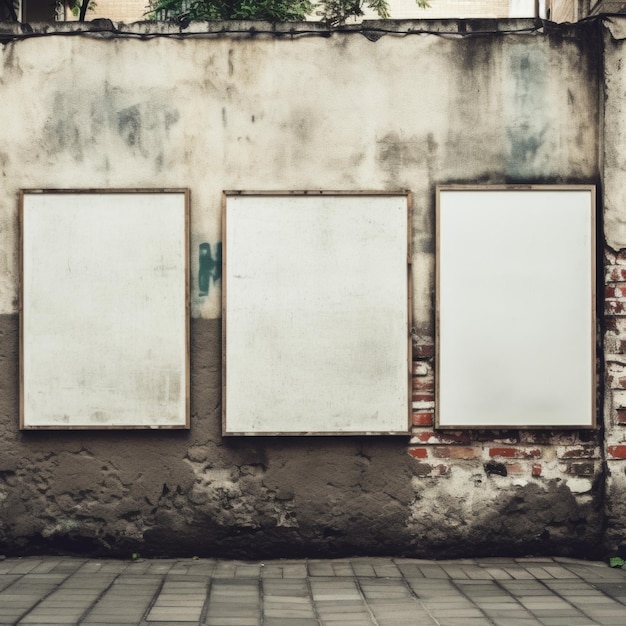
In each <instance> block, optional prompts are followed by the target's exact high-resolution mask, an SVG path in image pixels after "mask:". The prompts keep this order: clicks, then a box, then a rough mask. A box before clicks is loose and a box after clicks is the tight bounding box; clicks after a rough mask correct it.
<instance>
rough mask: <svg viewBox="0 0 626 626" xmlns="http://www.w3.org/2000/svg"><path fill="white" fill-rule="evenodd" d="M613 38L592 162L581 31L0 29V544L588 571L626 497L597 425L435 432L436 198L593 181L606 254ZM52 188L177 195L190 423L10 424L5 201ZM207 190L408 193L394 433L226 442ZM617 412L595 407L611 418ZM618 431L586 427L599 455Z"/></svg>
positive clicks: (595, 109)
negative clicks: (474, 562) (470, 558)
mask: <svg viewBox="0 0 626 626" xmlns="http://www.w3.org/2000/svg"><path fill="white" fill-rule="evenodd" d="M624 24H625V23H624V22H622V21H619V20H618V21H612V22H611V27H610V28H607V29H605V39H604V43H605V47H606V50H607V52H606V62H607V79H609V84H608V87H607V97H608V100H607V131H606V133H605V134H606V136H607V137H609V138H610V139H609V140H608V141H607V142H606V144H604V143H603V141H602V137H603V135H602V134H601V129H602V128H603V126H602V120H601V118H600V105H601V103H602V99H601V98H600V87H601V86H600V84H599V81H600V80H601V79H602V70H601V61H602V53H601V47H600V42H601V37H600V36H599V32H600V26H601V25H600V24H599V23H596V24H587V25H578V26H575V27H574V26H567V27H566V26H561V27H555V26H546V27H545V28H544V29H543V30H536V29H535V22H534V21H532V20H513V21H501V22H498V23H497V24H494V23H484V22H467V23H465V24H462V25H461V24H460V23H458V22H456V21H450V22H431V23H426V22H398V23H392V22H389V23H385V24H384V27H385V28H387V29H390V30H392V31H394V30H395V31H396V32H395V33H390V34H387V35H385V36H382V37H381V36H380V33H374V32H368V30H367V28H368V27H367V26H365V27H364V28H363V29H362V30H361V29H359V27H356V28H355V30H354V31H353V32H343V33H333V34H331V35H330V36H319V35H321V34H322V35H327V34H328V33H325V31H324V30H323V29H321V28H319V30H316V29H318V27H317V26H315V25H312V24H306V25H302V26H295V27H294V26H293V25H284V26H279V27H276V28H275V29H272V28H271V27H269V26H264V25H258V24H256V25H254V29H255V30H254V31H252V30H250V27H251V25H250V24H237V23H232V24H213V25H207V24H192V25H191V26H190V27H189V29H188V30H187V31H185V32H183V33H179V32H178V30H177V29H175V28H174V27H173V26H170V27H166V26H163V25H137V26H134V27H127V28H124V29H122V33H116V34H114V35H111V34H109V33H107V32H106V29H107V24H104V25H100V26H103V27H104V31H103V32H93V33H91V34H82V35H77V31H78V30H79V29H80V28H81V27H80V26H77V25H74V26H70V25H55V27H53V28H57V29H59V30H58V32H57V33H56V34H55V33H54V32H51V33H50V34H49V36H46V37H28V36H27V37H25V38H21V37H17V38H14V37H12V35H15V34H20V33H21V30H20V28H19V26H15V27H9V26H5V27H3V29H4V30H3V31H2V32H3V33H4V34H3V35H1V36H2V38H3V40H4V41H5V43H4V45H3V46H2V50H1V52H0V54H1V59H0V110H1V119H2V123H1V124H0V313H1V316H0V388H1V389H0V440H1V441H2V446H0V551H2V552H6V553H21V552H28V551H37V550H46V551H50V550H60V551H68V550H79V551H91V552H100V553H104V552H109V553H113V554H121V555H124V554H128V553H129V552H130V551H140V552H142V553H143V554H156V555H165V554H189V555H191V554H197V555H230V556H235V555H241V556H249V557H255V556H258V557H261V556H268V555H271V556H274V557H276V556H285V555H290V554H303V555H304V554H306V555H313V554H326V555H337V554H347V553H351V554H366V553H369V554H375V553H387V554H399V553H404V554H411V555H420V556H441V557H443V556H450V555H463V554H468V553H469V552H471V553H473V554H498V553H504V552H506V553H509V554H511V553H519V554H522V553H531V552H534V553H541V552H545V553H551V554H577V555H580V554H598V553H599V552H600V551H601V550H602V549H603V530H604V528H603V525H604V519H605V518H604V511H605V508H606V506H609V508H610V507H611V506H614V507H618V508H614V509H611V510H612V511H613V512H612V513H611V514H610V519H611V520H612V522H611V523H612V524H613V528H614V529H615V530H614V531H613V534H609V536H610V537H611V541H613V538H615V537H617V535H618V534H619V531H618V529H620V528H621V526H620V524H622V525H623V523H622V522H621V521H620V518H622V517H623V512H622V510H621V508H619V505H617V504H614V503H615V502H619V494H620V493H624V489H626V478H625V477H624V471H623V468H621V464H622V463H626V461H618V460H616V461H611V462H610V463H609V465H610V467H611V477H610V480H609V486H610V490H611V491H610V493H611V494H612V496H611V497H612V500H611V502H610V503H609V504H608V505H607V503H606V502H605V491H604V478H605V475H606V474H605V472H604V465H603V463H604V444H603V440H602V432H603V430H602V428H600V429H599V430H598V431H592V432H589V431H554V432H553V431H517V430H516V431H506V432H491V431H473V432H467V431H458V432H456V431H455V432H446V433H445V434H440V433H436V432H434V430H433V427H432V421H433V418H432V414H433V407H434V397H433V374H432V371H433V354H434V346H433V341H434V337H433V335H434V312H433V293H434V196H435V185H436V184H438V183H452V182H456V183H564V182H569V183H598V184H604V188H605V190H606V198H605V205H606V210H607V217H606V222H605V223H606V227H607V229H610V231H611V232H610V235H608V236H607V237H608V241H607V245H608V248H607V250H608V252H607V254H609V255H610V254H614V255H619V254H620V251H621V250H622V248H623V247H624V246H626V243H624V242H625V241H626V239H625V238H626V234H624V233H626V226H624V223H623V220H622V219H621V217H620V216H621V211H622V209H621V207H623V200H624V199H623V198H622V196H623V194H624V189H625V188H626V186H624V185H622V183H621V177H622V176H623V160H624V158H626V157H625V156H624V147H623V145H624V142H623V141H621V139H622V135H623V132H624V124H623V122H622V113H621V102H620V99H621V97H622V94H623V93H624V86H623V84H622V83H623V82H624V78H623V75H622V72H621V71H620V69H619V67H620V63H621V56H622V51H621V46H622V43H621V39H620V38H619V37H617V38H616V37H615V36H614V34H613V33H614V29H618V30H619V31H620V32H621V29H623V28H624ZM100 26H99V25H93V26H89V25H88V26H87V28H91V29H92V30H94V31H97V30H98V28H99V27H100ZM461 26H462V28H463V29H465V31H464V32H463V33H458V34H457V35H450V34H446V35H445V36H444V35H443V34H442V32H438V31H445V32H446V33H450V32H452V33H454V32H458V29H459V28H460V27H461ZM11 28H13V29H14V30H10V29H11ZM41 28H42V30H47V29H50V28H51V27H50V26H42V27H41ZM294 28H295V33H297V34H298V36H292V35H293V33H292V32H291V31H292V29H294ZM484 28H486V29H487V31H492V30H494V29H495V30H497V31H500V32H498V33H493V32H487V31H484V30H481V29H484ZM168 29H169V30H168ZM222 29H231V30H233V32H231V33H227V32H221V31H222ZM409 29H413V30H416V31H421V30H430V31H431V32H430V33H429V34H419V35H418V34H407V31H408V30H409ZM191 31H195V32H197V33H204V34H197V35H191V34H190V32H191ZM235 31H237V32H235ZM259 31H261V32H259ZM504 31H506V34H505V32H504ZM140 35H144V36H142V37H141V36H140ZM152 35H154V36H152ZM168 35H172V36H168ZM602 146H604V153H603V154H604V156H603V159H600V152H601V147H602ZM601 162H603V163H604V167H603V169H602V168H601ZM602 176H604V179H603V178H602ZM47 187H50V188H75V187H81V188H83V187H90V188H98V187H131V188H133V187H189V188H190V189H191V258H192V263H191V274H192V318H193V319H192V323H191V394H192V395H191V410H192V419H191V429H190V430H189V431H176V432H172V431H168V432H151V431H103V432H93V431H88V432H80V431H78V432H77V431H73V432H63V431H46V432H20V431H19V430H18V310H17V294H18V239H17V231H18V206H17V193H18V190H19V189H20V188H47ZM223 189H249V190H263V189H333V190H362V189H376V190H401V189H408V190H411V191H412V193H413V203H414V207H413V209H414V210H413V224H412V240H413V241H412V243H413V252H414V258H413V272H414V294H413V303H414V320H415V323H414V326H415V334H414V381H413V382H414V398H413V400H414V404H413V409H414V410H413V422H414V424H415V426H414V433H413V437H412V438H411V439H410V440H409V439H408V438H403V437H396V438H385V437H371V438H365V437H336V438H332V437H331V438H324V437H317V438H227V439H226V438H222V437H221V434H220V408H221V407H220V401H221V400H220V399H221V388H220V386H221V380H220V367H221V363H220V358H221V345H220V328H221V322H220V302H221V290H220V285H219V281H218V282H217V283H215V284H212V285H211V288H210V289H209V293H208V294H207V295H200V289H199V286H198V274H199V269H200V268H199V265H198V257H199V249H200V248H199V247H200V245H201V244H206V243H209V244H210V245H211V248H212V249H215V247H216V245H217V244H218V243H220V241H221V231H220V202H221V192H222V190H223ZM611 258H613V257H611ZM624 258H625V259H626V254H624ZM620 259H621V257H620ZM496 261H497V260H496ZM42 262H45V251H43V250H42ZM617 263H618V261H616V264H617ZM624 267H626V265H624ZM620 271H621V270H620ZM625 275H626V274H625ZM620 276H621V274H620ZM620 293H621V292H620ZM625 293H626V290H625ZM625 306H626V305H625ZM511 316H512V321H514V319H515V311H511ZM611 319H613V318H611ZM615 320H616V321H615V323H616V325H618V324H619V322H620V319H619V318H617V317H616V318H615ZM616 328H617V326H616ZM619 328H620V329H621V328H622V327H621V326H619ZM611 332H613V333H616V332H618V331H610V332H607V342H608V341H609V339H610V338H611V337H613V335H612V334H611ZM620 332H621V330H620ZM625 332H626V331H625ZM625 339H626V338H625ZM611 341H612V339H611ZM611 345H614V344H613V343H612V344H611ZM615 345H620V346H621V345H622V344H621V343H620V342H619V341H618V342H617V343H616V344H615ZM614 352H617V350H615V351H614ZM622 358H623V357H619V359H618V357H617V356H616V357H615V359H613V360H611V362H610V363H607V367H609V368H613V367H614V362H615V363H619V364H620V367H621V364H622V361H621V360H620V359H622ZM256 366H257V364H255V363H250V375H251V376H254V370H255V367H256ZM599 366H600V367H601V366H602V360H601V359H600V360H599ZM615 367H616V366H615ZM624 367H626V362H625V363H624ZM611 371H613V370H612V369H611ZM620 384H621V383H620ZM242 393H245V389H243V390H242ZM618 394H619V391H618V390H615V391H611V392H608V396H609V404H611V406H614V405H615V402H618V400H617V398H618ZM620 397H621V396H620ZM614 399H615V401H614ZM625 400H626V399H625ZM624 406H626V402H625V404H624ZM624 411H626V409H624ZM619 415H620V413H619V412H618V411H613V409H607V412H606V414H605V416H604V417H605V419H606V420H607V421H608V423H607V432H609V433H610V437H612V438H611V443H612V445H616V446H619V445H620V442H621V441H622V438H623V435H622V430H619V429H620V428H621V429H623V426H617V425H616V426H615V429H616V430H610V428H612V426H609V424H613V423H614V422H615V421H616V420H617V419H618V418H619ZM602 422H603V419H602V416H601V417H600V423H601V424H602ZM620 450H621V448H620ZM624 456H626V455H624ZM613 468H615V469H616V471H618V472H619V476H621V478H619V477H618V476H617V475H616V476H613V473H614V470H613ZM618 468H619V469H618Z"/></svg>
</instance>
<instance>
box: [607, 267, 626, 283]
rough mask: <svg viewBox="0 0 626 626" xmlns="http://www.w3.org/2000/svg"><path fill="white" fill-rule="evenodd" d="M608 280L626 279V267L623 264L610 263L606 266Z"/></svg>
mask: <svg viewBox="0 0 626 626" xmlns="http://www.w3.org/2000/svg"><path fill="white" fill-rule="evenodd" d="M605 276H606V282H616V281H622V280H626V268H625V267H623V266H622V265H608V266H607V267H606V272H605Z"/></svg>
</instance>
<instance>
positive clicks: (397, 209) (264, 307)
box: [222, 192, 411, 435]
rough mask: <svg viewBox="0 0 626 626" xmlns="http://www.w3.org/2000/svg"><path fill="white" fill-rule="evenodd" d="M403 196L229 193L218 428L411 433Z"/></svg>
mask: <svg viewBox="0 0 626 626" xmlns="http://www.w3.org/2000/svg"><path fill="white" fill-rule="evenodd" d="M410 200H411V198H410V194H408V193H407V192H399V193H387V192H360V193H350V192H225V193H224V203H223V213H222V216H223V224H222V227H223V236H222V237H223V259H224V265H223V274H222V280H223V317H222V324H223V350H224V355H223V394H222V408H223V433H224V435H370V434H385V435H396V434H397V435H407V434H408V432H409V424H410V407H411V403H410V372H411V367H410V365H411V360H410V329H411V305H410V293H411V290H410V243H409V235H410V228H409V223H410Z"/></svg>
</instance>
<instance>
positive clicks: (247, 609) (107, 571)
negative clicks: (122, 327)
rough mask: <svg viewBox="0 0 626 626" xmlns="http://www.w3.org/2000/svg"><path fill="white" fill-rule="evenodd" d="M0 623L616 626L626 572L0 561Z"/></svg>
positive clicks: (535, 565) (622, 611)
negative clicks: (593, 625)
mask: <svg viewBox="0 0 626 626" xmlns="http://www.w3.org/2000/svg"><path fill="white" fill-rule="evenodd" d="M0 624H1V625H5V624H24V625H26V624H28V625H30V626H35V625H40V626H43V625H46V626H51V625H53V624H91V625H96V624H97V625H100V626H108V625H116V626H131V625H132V626H175V625H176V626H184V625H187V626H188V625H189V624H199V625H204V626H256V625H258V626H320V625H326V624H328V625H335V626H348V625H354V626H368V625H370V624H371V625H379V626H403V625H406V624H408V625H422V624H424V625H435V624H440V625H442V626H444V625H447V626H457V625H458V626H478V625H481V626H482V625H484V624H494V625H495V624H497V625H502V626H518V625H519V626H521V625H524V626H531V625H535V624H536V625H542V626H583V625H585V626H586V625H592V624H600V625H602V624H619V625H620V626H621V625H624V624H626V571H623V570H618V569H611V568H610V567H608V565H606V564H604V563H598V562H589V561H579V560H574V559H565V558H521V559H504V558H492V559H462V560H455V561H424V560H416V559H392V558H353V559H338V560H314V559H306V560H293V561H266V562H264V563H261V562H242V561H224V560H219V559H164V560H138V561H115V560H99V559H82V558H70V557H43V558H40V557H28V558H21V559H6V560H4V561H1V562H0Z"/></svg>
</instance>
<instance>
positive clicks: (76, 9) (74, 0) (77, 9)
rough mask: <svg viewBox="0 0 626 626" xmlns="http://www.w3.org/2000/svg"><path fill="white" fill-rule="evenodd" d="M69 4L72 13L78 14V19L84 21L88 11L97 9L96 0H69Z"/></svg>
mask: <svg viewBox="0 0 626 626" xmlns="http://www.w3.org/2000/svg"><path fill="white" fill-rule="evenodd" d="M67 6H68V8H69V9H70V11H71V12H72V15H74V16H78V20H79V21H80V22H84V21H85V17H86V15H87V11H93V10H95V8H96V3H95V1H94V0H69V2H68V4H67Z"/></svg>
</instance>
